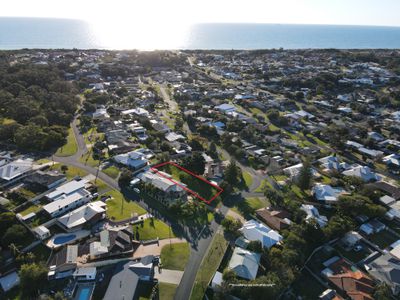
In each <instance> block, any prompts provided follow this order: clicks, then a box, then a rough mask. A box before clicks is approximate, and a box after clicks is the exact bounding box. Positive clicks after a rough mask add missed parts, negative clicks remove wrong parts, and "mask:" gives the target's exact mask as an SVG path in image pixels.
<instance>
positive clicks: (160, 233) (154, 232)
mask: <svg viewBox="0 0 400 300" xmlns="http://www.w3.org/2000/svg"><path fill="white" fill-rule="evenodd" d="M136 228H138V230H139V239H140V240H154V239H156V238H159V239H160V240H162V239H167V238H169V237H171V238H173V237H175V235H174V233H173V232H172V229H171V230H170V227H169V226H168V225H167V224H165V223H164V222H163V221H160V220H158V219H155V218H153V221H152V219H146V220H145V221H144V222H143V225H142V224H139V225H134V226H133V232H134V233H135V234H136Z"/></svg>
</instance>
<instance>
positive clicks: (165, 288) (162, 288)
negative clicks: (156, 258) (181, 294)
mask: <svg viewBox="0 0 400 300" xmlns="http://www.w3.org/2000/svg"><path fill="white" fill-rule="evenodd" d="M177 287H178V286H177V285H176V284H172V283H164V282H160V283H159V284H158V288H159V293H160V298H159V299H160V300H173V299H174V296H175V292H176V289H177Z"/></svg>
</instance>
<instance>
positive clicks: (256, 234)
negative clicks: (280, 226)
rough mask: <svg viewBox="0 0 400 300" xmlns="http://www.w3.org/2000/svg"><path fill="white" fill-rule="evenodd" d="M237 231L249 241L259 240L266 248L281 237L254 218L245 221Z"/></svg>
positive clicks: (277, 241) (280, 239)
mask: <svg viewBox="0 0 400 300" xmlns="http://www.w3.org/2000/svg"><path fill="white" fill-rule="evenodd" d="M239 231H240V232H241V233H242V234H243V236H244V237H245V238H246V239H248V240H249V241H260V242H261V245H262V246H263V247H264V248H268V249H269V248H271V247H272V246H274V245H276V244H277V243H279V242H280V241H282V239H283V237H282V236H281V235H280V234H279V233H278V232H276V231H275V230H272V229H271V228H269V227H268V226H265V225H264V224H262V223H260V222H257V221H256V220H250V221H247V222H246V223H244V224H243V227H242V228H240V229H239Z"/></svg>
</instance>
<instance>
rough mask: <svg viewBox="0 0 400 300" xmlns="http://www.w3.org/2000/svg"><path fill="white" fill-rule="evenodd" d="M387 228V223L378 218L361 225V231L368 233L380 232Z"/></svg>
mask: <svg viewBox="0 0 400 300" xmlns="http://www.w3.org/2000/svg"><path fill="white" fill-rule="evenodd" d="M385 229H386V225H385V224H383V223H382V222H380V221H378V220H376V219H375V220H371V221H369V222H368V223H364V224H362V225H361V226H360V231H361V232H363V233H364V234H366V235H370V234H373V233H379V232H381V231H383V230H385Z"/></svg>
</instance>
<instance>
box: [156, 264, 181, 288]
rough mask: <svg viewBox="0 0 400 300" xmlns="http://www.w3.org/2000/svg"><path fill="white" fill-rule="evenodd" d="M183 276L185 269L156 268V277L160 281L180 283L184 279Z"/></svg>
mask: <svg viewBox="0 0 400 300" xmlns="http://www.w3.org/2000/svg"><path fill="white" fill-rule="evenodd" d="M182 276H183V271H177V270H168V269H162V268H161V269H159V268H158V267H155V268H154V278H157V279H158V281H160V282H165V283H172V284H176V285H178V284H179V283H180V282H181V280H182Z"/></svg>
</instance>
